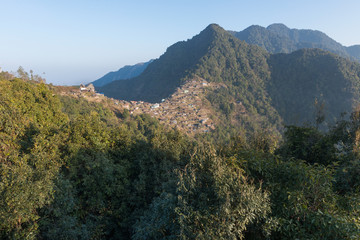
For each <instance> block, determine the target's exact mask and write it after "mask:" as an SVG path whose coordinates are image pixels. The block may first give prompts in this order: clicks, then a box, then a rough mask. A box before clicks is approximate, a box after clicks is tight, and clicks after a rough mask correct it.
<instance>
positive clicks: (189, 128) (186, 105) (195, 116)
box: [118, 79, 215, 134]
mask: <svg viewBox="0 0 360 240" xmlns="http://www.w3.org/2000/svg"><path fill="white" fill-rule="evenodd" d="M208 87H211V84H209V83H207V82H206V81H205V80H204V79H193V80H191V81H188V82H187V83H185V84H184V85H183V86H182V87H180V88H177V89H176V91H175V93H174V94H172V95H171V96H170V97H169V98H167V99H163V100H162V101H161V102H160V103H155V104H151V103H147V102H143V101H131V102H125V101H121V104H120V101H119V103H118V104H119V105H122V106H123V107H124V108H125V109H128V110H129V112H130V114H132V115H137V114H142V113H146V114H149V115H151V116H153V117H155V118H157V119H159V121H160V122H162V123H164V124H166V125H170V126H172V127H176V128H178V129H179V130H183V131H185V132H187V133H188V134H195V133H200V132H208V131H210V130H212V129H214V128H215V126H214V123H213V121H212V120H211V118H210V117H209V116H210V115H211V112H210V111H209V110H208V109H207V108H206V107H205V106H204V103H203V100H202V99H203V98H204V94H205V93H206V90H207V88H208Z"/></svg>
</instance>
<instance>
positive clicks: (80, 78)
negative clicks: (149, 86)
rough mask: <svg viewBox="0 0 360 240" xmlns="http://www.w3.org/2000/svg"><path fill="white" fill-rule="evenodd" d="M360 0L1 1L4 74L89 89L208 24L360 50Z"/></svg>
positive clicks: (0, 60)
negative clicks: (322, 36)
mask: <svg viewBox="0 0 360 240" xmlns="http://www.w3.org/2000/svg"><path fill="white" fill-rule="evenodd" d="M359 9H360V1H359V0H341V1H340V0H336V1H335V0H315V1H314V0H271V1H270V0H237V1H235V0H222V1H213V0H191V1H190V0H181V1H172V0H167V1H165V0H151V1H149V0H148V1H145V0H132V1H130V0H126V1H125V0H124V1H122V0H118V1H115V0H103V1H101V0H71V1H70V0H61V1H60V0H0V31H1V37H0V67H2V69H3V70H6V71H16V70H17V68H18V67H19V66H23V67H24V68H25V70H27V71H28V70H30V69H32V70H34V72H35V73H38V74H39V75H42V76H44V77H45V78H46V79H47V82H48V83H50V82H51V83H54V84H56V85H72V84H79V83H88V82H91V81H93V80H95V79H97V78H99V77H101V76H103V75H104V74H105V73H107V72H109V71H114V70H117V69H119V68H120V67H123V66H124V65H132V64H136V63H139V62H145V61H148V60H149V59H153V58H158V57H159V56H160V55H161V54H163V53H164V52H165V51H166V48H167V47H168V46H170V45H172V44H174V43H175V42H177V41H182V40H187V39H189V38H191V37H192V36H194V35H196V34H198V33H199V32H200V31H201V30H203V29H204V28H205V27H206V26H207V25H209V24H210V23H217V24H219V25H220V26H222V27H223V28H225V29H226V30H235V31H241V30H243V29H245V28H247V27H248V26H250V25H254V24H257V25H261V26H264V27H266V26H268V25H270V24H272V23H284V24H285V25H287V26H288V27H290V28H300V29H315V30H320V31H322V32H325V33H326V34H327V35H329V36H330V37H332V38H334V39H335V40H336V41H338V42H340V43H341V44H343V45H346V46H349V45H353V44H360V31H359V27H360V26H359V25H360V14H359Z"/></svg>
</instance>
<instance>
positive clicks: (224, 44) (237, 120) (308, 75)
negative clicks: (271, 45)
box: [98, 24, 360, 131]
mask: <svg viewBox="0 0 360 240" xmlns="http://www.w3.org/2000/svg"><path fill="white" fill-rule="evenodd" d="M258 29H259V32H262V31H263V30H264V29H262V28H258ZM269 29H272V31H271V32H268V33H269V36H276V35H275V32H276V31H277V32H281V31H285V29H284V28H283V27H282V28H281V26H280V27H279V26H275V25H274V26H272V27H270V28H269ZM284 35H285V33H284ZM300 35H301V34H300ZM320 35H321V34H320ZM320 35H319V36H320ZM286 36H287V39H290V40H291V39H293V38H295V35H294V34H291V31H290V32H288V33H287V34H286ZM297 38H298V39H302V38H303V37H300V36H298V37H297ZM290 40H289V42H288V43H286V44H284V45H282V46H291V44H292V42H291V41H290ZM279 46H280V45H279ZM284 49H285V48H284ZM194 78H200V79H204V80H205V81H207V82H210V83H214V84H216V86H217V87H215V88H213V89H209V90H208V92H207V94H206V96H205V98H203V99H202V101H203V102H205V103H206V104H207V106H208V111H209V112H211V114H212V118H213V119H215V122H216V123H218V126H220V128H229V127H230V128H233V129H251V131H255V130H256V129H267V130H270V129H274V128H276V129H278V130H280V129H281V126H282V124H302V123H304V122H314V120H315V119H316V117H317V116H318V115H319V114H320V115H324V116H325V117H326V119H327V120H328V121H329V122H333V121H334V120H335V119H336V118H339V116H340V115H341V114H342V113H343V112H351V111H352V110H353V109H354V108H355V107H356V106H357V104H359V103H360V96H359V92H360V88H359V86H360V80H359V79H360V65H359V64H358V63H356V62H352V61H350V60H347V59H345V58H342V57H339V56H337V55H335V54H333V53H330V52H327V51H324V50H321V49H301V50H298V51H295V52H293V53H290V54H284V53H281V54H270V53H269V52H267V51H265V50H264V49H263V48H261V47H259V46H256V45H250V44H247V43H246V42H244V41H241V40H239V39H238V38H236V37H235V36H233V34H230V33H229V32H227V31H225V30H224V29H223V28H221V27H220V26H218V25H216V24H212V25H209V26H208V27H207V28H206V29H205V30H203V31H202V32H201V33H200V34H198V35H197V36H195V37H193V38H192V39H190V40H188V41H183V42H178V43H176V44H174V45H172V46H171V47H169V48H168V49H167V51H166V52H165V53H164V54H163V55H162V56H161V57H160V58H159V59H157V60H155V61H154V62H153V63H152V64H150V65H149V67H148V68H147V69H146V70H145V71H144V72H143V73H142V74H141V75H140V76H138V77H136V78H133V79H130V80H121V81H114V82H112V83H110V84H108V85H105V86H103V87H101V88H98V91H101V92H103V93H104V94H105V95H106V96H109V97H113V98H117V99H124V100H141V101H147V102H153V103H155V102H160V101H161V99H163V98H167V97H168V96H170V95H171V94H173V93H174V92H175V90H176V89H177V88H181V86H182V85H183V84H184V83H185V82H188V81H191V80H192V79H194ZM241 109H245V110H241ZM226 131H229V130H226ZM231 131H232V130H231Z"/></svg>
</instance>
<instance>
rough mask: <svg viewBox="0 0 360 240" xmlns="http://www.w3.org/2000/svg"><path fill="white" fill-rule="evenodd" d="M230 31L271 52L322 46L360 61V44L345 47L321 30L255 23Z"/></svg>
mask: <svg viewBox="0 0 360 240" xmlns="http://www.w3.org/2000/svg"><path fill="white" fill-rule="evenodd" d="M230 33H231V34H233V35H234V36H235V37H237V38H239V39H241V40H244V41H246V42H247V43H249V44H255V45H258V46H260V47H262V48H265V49H266V50H267V51H269V52H271V53H291V52H293V51H296V50H299V49H302V48H320V49H323V50H326V51H330V52H333V53H335V54H337V55H339V56H342V57H345V58H350V59H352V60H357V61H360V53H359V50H358V49H359V46H352V47H345V46H343V45H341V44H340V43H338V42H336V41H335V40H333V39H331V38H330V37H329V36H327V35H326V34H325V33H322V32H320V31H315V30H302V29H301V30H299V29H290V28H288V27H287V26H285V25H284V24H272V25H270V26H268V27H267V28H264V27H261V26H257V25H253V26H250V27H248V28H246V29H245V30H243V31H240V32H234V31H232V32H230Z"/></svg>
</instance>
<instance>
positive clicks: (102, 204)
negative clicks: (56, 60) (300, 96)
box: [0, 73, 360, 239]
mask: <svg viewBox="0 0 360 240" xmlns="http://www.w3.org/2000/svg"><path fill="white" fill-rule="evenodd" d="M0 93H1V94H0V179H1V180H0V195H1V197H0V237H1V238H2V239H236V238H237V239H358V238H359V237H360V222H359V221H360V217H359V214H360V204H359V203H360V196H359V190H360V186H359V182H360V181H359V180H360V179H359V176H360V174H359V171H360V170H359V169H360V158H359V153H360V149H359V134H360V128H359V127H360V114H359V112H354V113H353V114H352V115H351V118H350V120H346V121H345V120H342V121H339V122H337V123H336V124H335V125H334V126H333V127H332V128H331V129H330V130H329V131H328V132H326V133H324V132H321V131H319V130H318V129H317V128H315V127H311V126H307V127H298V126H288V127H287V128H286V131H285V134H284V140H283V142H282V143H281V144H280V146H279V147H276V146H274V145H273V143H274V142H276V141H273V140H274V139H271V138H272V137H273V136H269V135H267V134H266V133H265V132H264V133H262V132H261V131H257V132H256V133H254V134H252V135H249V136H246V137H244V136H243V135H241V134H238V135H237V137H234V138H232V139H231V140H230V141H228V142H227V144H221V138H218V139H217V140H216V144H215V143H214V142H215V140H214V141H205V140H202V139H204V138H202V137H201V136H199V137H198V138H196V139H192V138H189V137H187V136H184V135H183V134H181V133H180V132H177V131H175V130H168V129H165V128H164V127H163V126H162V125H160V124H159V123H158V122H157V121H156V120H154V119H152V118H150V117H149V116H146V115H142V116H136V117H130V116H127V117H126V118H122V119H119V118H117V117H116V116H115V114H114V113H113V112H111V111H110V110H108V109H106V108H105V107H103V106H102V105H100V104H95V103H89V102H86V101H85V100H82V99H75V98H70V97H66V96H58V95H56V94H55V93H54V92H53V91H52V90H51V89H49V86H48V85H46V84H44V83H37V82H35V81H31V79H30V80H29V81H25V80H23V79H18V78H12V77H11V76H9V75H7V74H6V73H1V75H0ZM212 142H213V143H212Z"/></svg>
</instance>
